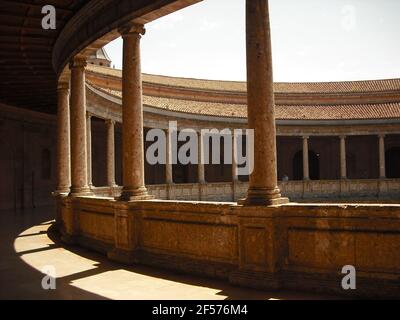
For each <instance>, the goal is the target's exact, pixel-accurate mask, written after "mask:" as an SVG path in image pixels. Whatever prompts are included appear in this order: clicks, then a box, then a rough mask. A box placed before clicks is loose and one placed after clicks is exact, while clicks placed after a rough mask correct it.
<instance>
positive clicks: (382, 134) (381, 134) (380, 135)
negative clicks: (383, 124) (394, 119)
mask: <svg viewBox="0 0 400 320" xmlns="http://www.w3.org/2000/svg"><path fill="white" fill-rule="evenodd" d="M378 137H379V138H381V139H384V138H385V137H386V134H384V133H380V134H378Z"/></svg>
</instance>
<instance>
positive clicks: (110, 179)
mask: <svg viewBox="0 0 400 320" xmlns="http://www.w3.org/2000/svg"><path fill="white" fill-rule="evenodd" d="M106 126H107V143H106V144H107V157H106V158H107V160H106V161H107V185H108V186H109V187H110V188H113V187H115V186H116V183H115V122H114V121H113V120H106Z"/></svg>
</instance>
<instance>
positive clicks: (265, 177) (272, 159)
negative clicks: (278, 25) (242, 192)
mask: <svg viewBox="0 0 400 320" xmlns="http://www.w3.org/2000/svg"><path fill="white" fill-rule="evenodd" d="M246 39H247V41H246V42H247V44H246V47H247V100H248V103H247V110H248V126H249V129H254V140H255V141H254V144H255V145H254V170H253V172H252V173H251V174H250V181H249V190H248V194H247V198H246V199H245V200H244V201H243V203H244V204H247V205H273V204H281V203H285V202H288V199H286V198H281V193H280V190H279V188H278V179H277V167H276V127H275V106H274V88H273V74H272V48H271V36H270V23H269V10H268V0H246Z"/></svg>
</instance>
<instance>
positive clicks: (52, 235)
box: [0, 208, 338, 300]
mask: <svg viewBox="0 0 400 320" xmlns="http://www.w3.org/2000/svg"><path fill="white" fill-rule="evenodd" d="M53 217H54V208H41V209H34V210H30V211H24V212H18V213H13V212H1V213H0V239H1V241H0V255H1V257H2V259H1V262H0V271H1V272H0V283H1V284H2V285H1V286H0V299H85V300H86V299H94V300H98V299H108V298H109V297H110V296H111V297H117V298H118V299H160V297H161V299H163V298H165V297H166V296H167V298H166V299H197V298H199V299H203V298H204V299H225V300H239V299H251V300H268V299H284V300H288V299H289V300H292V299H337V298H338V297H335V296H327V295H324V296H322V295H320V294H309V293H302V292H298V293H297V292H266V291H260V290H252V289H247V288H240V287H235V286H232V285H230V284H229V283H227V282H224V281H219V280H214V279H207V278H203V277H197V276H191V275H187V274H182V273H179V272H173V271H166V270H161V269H158V268H157V269H156V268H151V267H147V266H141V265H134V266H123V265H120V264H117V263H113V262H112V261H109V260H108V259H107V258H106V257H105V256H103V255H101V254H98V253H95V252H92V251H89V250H87V249H84V248H79V247H76V246H66V245H64V244H63V243H61V242H60V240H59V238H58V237H57V233H56V232H54V231H55V229H54V228H51V227H50V226H51V223H52V222H51V220H52V219H53ZM48 227H50V231H51V232H47V228H48ZM32 228H34V229H35V231H31V229H32ZM36 229H40V230H36ZM21 233H23V234H22V235H21ZM30 237H32V238H30ZM39 238H40V241H43V242H46V241H47V242H46V245H42V244H41V242H40V241H39V242H38V244H39V245H38V246H36V247H34V246H33V247H31V246H29V245H26V248H24V250H22V251H20V252H17V251H16V248H15V242H16V239H18V241H26V243H27V244H31V242H30V239H33V240H35V239H36V240H37V239H39ZM46 251H47V252H46ZM53 252H54V255H53ZM57 253H63V254H64V255H62V254H60V258H59V259H58V260H57V261H58V263H59V264H61V265H62V266H63V269H66V270H68V271H69V272H67V274H66V275H64V276H60V277H57V289H56V290H43V289H42V287H41V283H42V279H43V276H44V274H42V273H41V272H40V269H37V266H38V265H43V264H45V263H46V261H42V260H41V259H45V258H41V257H45V256H46V254H50V255H51V256H52V258H53V259H57V257H56V256H55V255H57ZM71 254H74V256H77V258H74V259H75V260H76V259H78V260H77V261H78V262H77V263H76V262H75V260H69V259H66V258H65V255H71ZM27 256H28V257H29V258H30V260H31V261H34V265H35V267H36V268H35V267H32V266H31V265H29V264H28V263H26V262H25V261H24V260H23V259H22V258H23V257H27ZM79 259H81V260H82V261H85V263H86V267H82V268H80V266H78V265H77V264H79V263H80V262H79V261H80V260H79ZM87 261H90V262H91V264H90V268H88V267H87ZM113 272H114V273H113ZM116 272H118V273H119V276H117V277H114V276H113V274H115V273H116ZM121 273H122V274H123V275H128V276H129V279H130V282H129V283H128V284H127V285H125V286H124V283H122V282H124V281H125V280H124V279H126V278H124V276H122V277H121V275H120V274H121ZM99 277H101V280H94V279H98V278H99ZM107 277H108V278H107ZM82 279H83V280H85V281H86V283H85V285H86V287H85V288H89V289H88V290H84V289H82V288H78V287H77V285H76V283H77V282H79V281H82ZM89 279H90V281H89ZM131 279H137V282H135V281H136V280H133V282H132V280H131ZM113 281H114V282H113ZM146 281H147V283H146ZM103 285H104V286H103ZM110 288H111V290H113V291H114V292H110ZM107 290H108V291H107ZM160 291H163V292H164V295H160V294H159V292H160ZM153 292H154V295H153Z"/></svg>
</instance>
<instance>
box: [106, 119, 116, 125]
mask: <svg viewBox="0 0 400 320" xmlns="http://www.w3.org/2000/svg"><path fill="white" fill-rule="evenodd" d="M104 122H105V123H106V125H108V126H115V120H113V119H105V120H104Z"/></svg>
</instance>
